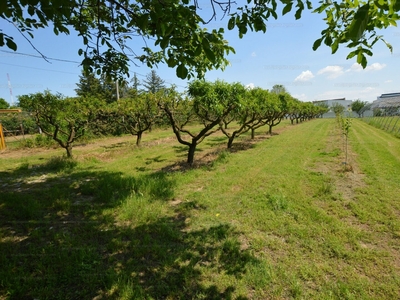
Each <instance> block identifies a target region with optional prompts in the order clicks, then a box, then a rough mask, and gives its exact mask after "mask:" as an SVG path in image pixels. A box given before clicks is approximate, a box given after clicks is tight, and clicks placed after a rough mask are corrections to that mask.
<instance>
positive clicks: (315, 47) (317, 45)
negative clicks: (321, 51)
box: [312, 38, 323, 51]
mask: <svg viewBox="0 0 400 300" xmlns="http://www.w3.org/2000/svg"><path fill="white" fill-rule="evenodd" d="M322 39H323V38H320V39H318V40H316V41H315V42H314V44H313V46H312V49H313V50H314V51H315V50H317V49H318V48H319V46H321V43H322Z"/></svg>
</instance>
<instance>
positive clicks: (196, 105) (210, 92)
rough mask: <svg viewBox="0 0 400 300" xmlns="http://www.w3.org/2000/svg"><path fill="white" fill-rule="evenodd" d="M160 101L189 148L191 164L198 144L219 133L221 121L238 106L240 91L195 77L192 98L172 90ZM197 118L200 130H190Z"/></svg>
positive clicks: (218, 82)
mask: <svg viewBox="0 0 400 300" xmlns="http://www.w3.org/2000/svg"><path fill="white" fill-rule="evenodd" d="M167 92H168V93H167V95H166V96H165V97H164V99H163V100H162V102H161V103H160V105H161V107H162V109H163V111H164V112H165V113H166V115H167V117H168V119H169V121H170V124H171V126H172V130H173V131H174V133H175V136H176V138H177V140H178V142H179V143H181V144H183V145H186V146H188V147H189V151H188V157H187V163H188V164H190V165H192V164H193V162H194V154H195V151H196V147H197V145H199V144H200V143H201V142H202V141H203V140H204V139H205V138H206V137H208V136H210V135H211V134H213V133H215V132H217V131H218V130H219V129H220V127H219V125H220V124H221V123H222V120H223V119H224V118H225V117H226V116H227V115H229V114H230V113H231V112H232V111H233V110H234V109H235V108H236V107H237V106H238V105H239V97H237V96H236V95H235V93H236V92H237V91H236V90H235V89H233V88H231V85H230V84H229V83H226V82H223V81H215V82H208V81H203V80H195V81H192V82H191V83H189V87H188V95H189V98H184V99H183V98H182V97H181V96H180V95H179V94H178V93H176V91H174V90H173V89H168V90H167ZM194 120H197V121H198V122H199V123H200V124H201V125H202V127H201V128H200V129H199V130H192V129H188V128H187V125H188V124H189V122H191V121H194Z"/></svg>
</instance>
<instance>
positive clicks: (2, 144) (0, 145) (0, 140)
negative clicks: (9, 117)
mask: <svg viewBox="0 0 400 300" xmlns="http://www.w3.org/2000/svg"><path fill="white" fill-rule="evenodd" d="M2 149H6V141H5V140H4V133H3V125H1V124H0V150H2Z"/></svg>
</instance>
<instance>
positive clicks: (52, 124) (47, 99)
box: [18, 91, 97, 157]
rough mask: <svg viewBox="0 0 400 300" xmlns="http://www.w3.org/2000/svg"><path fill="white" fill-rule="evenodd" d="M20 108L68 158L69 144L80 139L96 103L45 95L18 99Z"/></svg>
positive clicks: (92, 100) (69, 154) (82, 99)
mask: <svg viewBox="0 0 400 300" xmlns="http://www.w3.org/2000/svg"><path fill="white" fill-rule="evenodd" d="M18 100H19V103H20V106H21V107H22V108H23V109H25V110H28V111H30V112H31V113H32V114H33V117H34V119H35V122H36V124H37V125H38V126H39V127H40V128H41V130H42V132H43V133H44V134H46V135H47V136H49V137H52V138H53V140H55V141H56V142H57V143H58V144H59V145H60V146H61V147H62V148H64V149H65V150H66V152H67V157H72V144H73V143H74V142H75V141H76V140H77V139H79V138H80V137H82V136H83V135H84V133H85V130H86V128H87V127H88V120H89V119H90V115H91V113H92V112H93V111H94V110H95V107H96V106H97V105H96V102H95V100H96V99H93V98H91V99H86V98H81V97H79V98H64V97H63V96H62V95H60V94H56V95H55V94H51V93H50V92H49V91H45V92H44V93H36V94H30V95H22V96H19V97H18Z"/></svg>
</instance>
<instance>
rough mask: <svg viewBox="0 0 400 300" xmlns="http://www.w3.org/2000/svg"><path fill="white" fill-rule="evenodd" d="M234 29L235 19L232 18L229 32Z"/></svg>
mask: <svg viewBox="0 0 400 300" xmlns="http://www.w3.org/2000/svg"><path fill="white" fill-rule="evenodd" d="M234 27H235V18H234V17H232V18H230V19H229V22H228V29H229V30H232V29H233V28H234Z"/></svg>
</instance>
